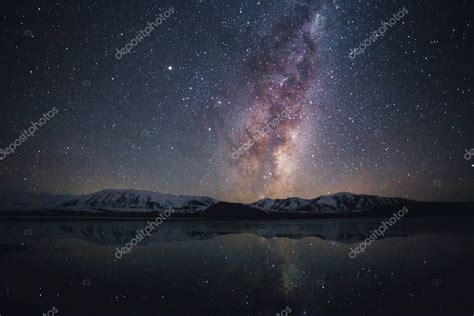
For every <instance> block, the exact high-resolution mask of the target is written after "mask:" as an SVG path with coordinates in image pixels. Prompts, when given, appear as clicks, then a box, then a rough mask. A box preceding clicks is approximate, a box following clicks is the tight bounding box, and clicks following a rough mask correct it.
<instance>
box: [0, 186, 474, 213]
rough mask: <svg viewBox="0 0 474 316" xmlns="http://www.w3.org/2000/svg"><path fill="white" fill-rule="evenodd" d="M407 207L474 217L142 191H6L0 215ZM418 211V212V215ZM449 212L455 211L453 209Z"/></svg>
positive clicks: (439, 206)
mask: <svg viewBox="0 0 474 316" xmlns="http://www.w3.org/2000/svg"><path fill="white" fill-rule="evenodd" d="M402 206H407V207H409V208H410V215H411V216H414V214H415V215H417V216H435V215H436V214H437V215H439V216H443V214H447V213H450V212H451V215H452V214H454V213H455V214H464V215H468V216H472V215H474V202H459V203H441V202H439V203H438V202H436V203H435V202H417V201H412V200H406V199H401V198H388V197H379V196H375V195H363V194H352V193H348V192H341V193H336V194H333V195H323V196H320V197H317V198H315V199H301V198H297V197H291V198H287V199H263V200H260V201H256V202H254V203H250V204H241V203H227V202H221V201H218V200H215V199H213V198H210V197H202V196H185V195H172V194H162V193H156V192H151V191H138V190H112V189H108V190H102V191H99V192H95V193H90V194H85V195H51V194H34V193H19V192H11V191H4V190H3V191H2V190H0V211H1V212H0V215H2V216H16V215H18V214H21V215H26V216H28V215H49V216H54V215H56V216H82V215H84V216H87V215H88V214H89V215H94V216H95V214H91V213H97V214H98V215H100V216H115V215H116V216H128V215H134V214H135V215H136V216H147V213H150V214H153V213H156V212H164V211H165V210H167V209H169V208H172V209H173V210H174V212H173V214H175V216H177V217H186V216H188V217H200V218H209V219H224V220H226V219H227V220H233V219H268V218H275V219H284V218H318V217H328V216H329V217H337V216H350V217H364V216H381V215H384V216H385V215H390V214H392V212H394V211H396V210H397V209H399V208H401V207H402ZM412 210H413V211H415V212H412ZM448 210H449V211H448Z"/></svg>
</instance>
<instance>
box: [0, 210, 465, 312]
mask: <svg viewBox="0 0 474 316" xmlns="http://www.w3.org/2000/svg"><path fill="white" fill-rule="evenodd" d="M380 220H382V219H319V220H292V221H233V222H229V221H202V220H173V219H168V220H164V221H163V222H162V223H161V224H160V225H159V226H158V227H154V229H153V231H152V232H151V234H150V236H149V237H147V236H145V238H143V240H141V241H139V242H137V244H136V245H134V246H133V247H132V248H130V252H129V253H122V255H121V256H120V255H117V248H119V249H120V248H121V247H124V246H125V245H126V244H127V243H129V242H130V241H131V239H132V238H134V237H135V238H136V234H137V231H139V230H143V229H145V227H146V226H147V225H149V224H147V220H91V219H88V220H64V219H56V220H52V219H50V220H16V221H15V220H2V221H0V236H1V242H0V280H1V281H0V314H1V315H2V316H10V315H21V316H27V315H42V313H47V312H48V311H50V314H49V315H53V314H54V315H68V316H69V315H71V316H75V315H81V316H84V315H88V316H90V315H114V316H115V315H140V316H142V315H143V316H145V315H160V316H166V315H219V316H220V315H277V313H279V314H280V315H318V316H319V315H346V314H351V315H357V316H360V315H397V316H399V315H456V316H460V315H469V316H471V315H474V247H473V245H474V226H473V224H474V221H473V220H472V219H463V220H455V219H431V220H428V219H410V218H402V219H401V220H399V221H398V222H397V223H396V224H395V225H393V226H392V227H390V228H389V229H388V230H387V232H386V233H385V235H384V236H383V237H381V238H378V239H377V240H375V241H373V242H372V243H371V244H370V245H368V246H367V247H366V249H365V252H361V253H359V254H358V255H357V256H356V257H355V258H353V259H351V258H350V257H349V252H350V251H351V250H350V249H351V248H352V249H354V248H355V247H356V246H358V245H359V243H360V242H361V241H363V240H364V239H366V238H367V237H368V235H369V234H370V231H371V230H372V229H375V228H377V227H379V226H380ZM117 257H120V258H117ZM53 307H54V308H56V311H57V313H54V312H52V309H53Z"/></svg>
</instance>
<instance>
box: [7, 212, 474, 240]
mask: <svg viewBox="0 0 474 316" xmlns="http://www.w3.org/2000/svg"><path fill="white" fill-rule="evenodd" d="M380 220H381V219H325V220H292V221H239V222H237V223H236V222H230V221H214V222H209V221H182V220H168V221H165V222H163V223H162V224H161V225H160V226H159V227H158V228H157V229H155V230H154V231H152V233H151V235H150V236H149V237H146V238H145V239H144V240H143V241H142V242H141V243H140V244H153V243H160V242H171V241H198V240H207V239H212V238H216V237H219V236H224V235H231V234H254V235H257V236H260V237H263V238H290V239H302V238H306V237H316V238H320V239H323V240H326V241H337V242H342V243H356V242H360V241H362V240H364V239H366V238H368V236H369V235H370V234H371V232H372V230H374V229H376V228H378V227H379V226H380ZM444 222H445V220H444V221H443V220H417V219H404V218H402V219H401V220H399V221H398V222H397V223H396V224H394V225H393V226H392V227H389V229H388V230H387V231H386V232H385V235H384V236H383V237H381V238H378V239H383V238H390V237H405V236H410V235H414V234H430V233H438V234H439V233H442V231H440V227H443V226H446V225H443V223H444ZM456 223H458V224H456V225H449V227H450V228H449V230H450V231H454V233H456V232H460V231H463V230H466V229H469V227H470V226H469V225H471V226H472V222H471V221H465V222H461V221H458V222H456ZM34 225H38V226H40V227H39V228H35V227H34ZM146 225H147V222H144V221H113V222H103V221H97V222H48V223H46V224H45V223H44V222H43V223H41V224H39V223H37V222H31V225H29V226H30V227H32V229H33V231H34V236H33V237H34V238H35V239H43V238H44V239H71V238H72V239H78V240H83V241H87V242H90V243H93V244H96V245H117V246H118V245H123V244H125V243H127V242H129V241H130V240H131V239H132V238H134V237H135V236H136V234H137V232H138V231H139V230H141V229H142V230H143V229H145V227H146ZM453 227H454V228H455V229H453ZM446 229H447V228H446ZM7 230H10V231H7V233H8V234H9V236H18V239H21V240H24V236H23V228H20V227H17V226H14V225H12V226H9V227H8V228H7ZM441 230H442V229H441ZM12 238H14V237H12Z"/></svg>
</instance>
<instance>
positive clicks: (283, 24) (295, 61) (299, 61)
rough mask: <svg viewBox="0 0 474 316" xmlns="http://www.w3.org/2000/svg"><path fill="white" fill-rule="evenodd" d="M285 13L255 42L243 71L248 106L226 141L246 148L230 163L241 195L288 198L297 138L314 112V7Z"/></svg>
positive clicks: (317, 21)
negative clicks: (247, 144)
mask: <svg viewBox="0 0 474 316" xmlns="http://www.w3.org/2000/svg"><path fill="white" fill-rule="evenodd" d="M290 12H291V14H290V15H289V16H283V17H282V18H281V19H280V20H279V22H278V23H276V25H275V27H274V28H273V29H272V30H271V32H270V33H269V34H266V35H265V36H264V37H263V38H261V40H260V42H261V46H260V47H258V49H257V51H256V53H255V54H254V55H253V56H251V58H250V60H249V62H248V64H247V65H246V67H247V76H248V80H249V83H250V84H249V86H250V89H249V90H250V92H249V96H250V97H249V103H250V104H249V105H248V109H246V111H245V115H243V117H242V119H241V121H239V122H238V126H237V128H236V129H234V130H235V131H236V133H235V135H233V140H232V142H233V144H244V143H249V142H250V144H252V146H251V147H250V148H248V149H247V148H245V149H246V150H245V153H244V154H242V155H237V154H234V157H233V159H235V160H236V161H235V162H234V164H233V166H232V169H233V171H234V173H233V176H234V178H235V179H237V180H236V181H237V182H238V185H239V191H240V192H243V193H244V194H245V193H247V192H248V193H250V192H252V193H253V194H255V193H257V194H258V195H259V196H262V197H263V196H273V197H284V196H286V195H287V194H288V192H291V190H292V184H293V181H294V180H295V179H292V175H293V174H294V171H295V168H297V166H298V165H299V160H298V154H299V152H300V149H301V147H302V146H304V145H305V142H306V141H307V140H308V138H307V137H299V136H300V135H301V134H303V133H305V129H306V128H307V127H308V125H310V124H311V123H312V122H311V120H310V119H309V116H308V115H309V113H310V112H311V111H312V110H313V108H314V106H313V105H312V101H311V99H312V94H313V88H314V87H315V86H316V84H315V80H316V78H317V76H318V72H319V69H318V62H319V58H318V43H317V40H318V37H319V33H320V32H321V28H322V27H323V25H322V22H321V19H322V18H321V15H320V13H319V10H318V9H315V8H314V6H313V7H309V6H300V5H298V6H296V7H294V8H292V10H291V11H290ZM265 128H267V129H266V130H265ZM262 130H263V133H259V131H262ZM262 134H264V136H263V137H259V136H261V135H262ZM252 140H253V141H252ZM253 143H254V144H253ZM238 146H241V145H235V147H233V148H232V149H233V150H235V149H236V147H238ZM247 147H249V146H247ZM237 156H238V157H237ZM236 157H237V158H236Z"/></svg>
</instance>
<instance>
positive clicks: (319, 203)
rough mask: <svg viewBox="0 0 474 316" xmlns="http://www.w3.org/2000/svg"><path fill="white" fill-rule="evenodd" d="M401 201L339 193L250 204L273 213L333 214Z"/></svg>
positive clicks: (384, 205) (399, 201) (392, 204)
mask: <svg viewBox="0 0 474 316" xmlns="http://www.w3.org/2000/svg"><path fill="white" fill-rule="evenodd" d="M402 201H403V199H400V198H386V197H379V196H376V195H363V194H361V195H358V194H352V193H349V192H340V193H336V194H333V195H322V196H320V197H318V198H315V199H312V200H307V199H301V198H297V197H291V198H287V199H275V200H272V199H263V200H260V201H257V202H254V203H252V204H250V206H253V207H255V208H258V209H261V210H266V211H275V212H288V211H292V212H307V213H316V214H335V213H342V212H361V211H364V210H370V209H373V208H379V207H386V206H395V205H399V204H400V203H401V202H402Z"/></svg>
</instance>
